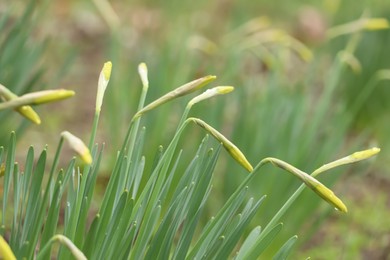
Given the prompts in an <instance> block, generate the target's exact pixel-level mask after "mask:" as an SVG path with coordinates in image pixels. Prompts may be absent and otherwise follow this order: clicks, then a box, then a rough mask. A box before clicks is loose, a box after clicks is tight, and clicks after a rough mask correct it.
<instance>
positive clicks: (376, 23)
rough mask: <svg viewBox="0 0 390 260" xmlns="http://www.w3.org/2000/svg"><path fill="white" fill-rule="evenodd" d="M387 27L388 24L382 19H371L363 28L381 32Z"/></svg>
mask: <svg viewBox="0 0 390 260" xmlns="http://www.w3.org/2000/svg"><path fill="white" fill-rule="evenodd" d="M389 27H390V26H389V22H388V21H387V20H386V19H384V18H372V19H368V20H367V21H366V22H365V23H364V28H365V29H366V30H383V29H388V28H389Z"/></svg>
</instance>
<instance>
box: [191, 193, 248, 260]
mask: <svg viewBox="0 0 390 260" xmlns="http://www.w3.org/2000/svg"><path fill="white" fill-rule="evenodd" d="M247 191H248V187H244V188H243V189H241V190H240V191H239V192H238V193H235V194H234V195H235V197H234V198H233V199H232V200H230V201H228V202H229V204H227V203H226V204H225V205H224V208H222V209H221V210H220V211H219V212H218V214H217V216H216V217H215V218H213V219H212V220H211V221H209V223H208V224H207V225H206V227H205V228H204V229H203V232H202V235H201V236H200V237H199V238H198V241H197V242H196V244H195V245H194V247H193V248H192V249H191V251H190V253H189V254H188V256H187V257H186V259H193V258H194V257H195V255H203V254H205V252H206V250H207V248H209V247H210V245H212V244H213V242H216V240H215V239H216V238H217V237H219V236H220V235H221V233H222V231H223V229H224V227H226V225H227V224H228V223H229V222H228V221H229V219H230V218H231V216H232V215H233V214H234V213H235V212H236V210H237V209H238V207H239V206H240V205H241V203H242V201H243V200H244V198H245V195H246V193H247Z"/></svg>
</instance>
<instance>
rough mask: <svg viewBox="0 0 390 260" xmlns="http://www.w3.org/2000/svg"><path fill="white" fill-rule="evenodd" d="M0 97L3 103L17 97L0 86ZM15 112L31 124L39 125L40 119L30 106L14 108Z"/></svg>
mask: <svg viewBox="0 0 390 260" xmlns="http://www.w3.org/2000/svg"><path fill="white" fill-rule="evenodd" d="M0 96H1V97H2V99H3V100H4V101H9V100H13V99H16V98H18V96H17V95H15V94H14V93H12V92H11V91H10V90H9V89H7V88H6V87H4V86H3V85H1V84H0ZM15 111H17V112H18V113H19V114H21V115H22V116H24V117H25V118H27V119H28V120H30V121H31V122H33V123H34V124H37V125H39V124H41V118H40V117H39V115H38V114H37V113H36V112H35V111H34V109H33V108H32V107H31V106H20V107H16V108H15Z"/></svg>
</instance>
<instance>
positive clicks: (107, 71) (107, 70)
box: [96, 61, 112, 112]
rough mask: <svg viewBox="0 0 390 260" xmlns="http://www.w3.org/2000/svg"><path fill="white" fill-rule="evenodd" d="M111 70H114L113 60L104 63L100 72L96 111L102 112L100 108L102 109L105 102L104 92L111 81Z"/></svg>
mask: <svg viewBox="0 0 390 260" xmlns="http://www.w3.org/2000/svg"><path fill="white" fill-rule="evenodd" d="M111 70H112V63H111V61H108V62H106V63H104V65H103V69H102V71H101V72H100V75H99V81H98V90H97V94H96V112H100V110H101V107H102V104H103V98H104V93H105V91H106V88H107V85H108V82H109V81H110V77H111Z"/></svg>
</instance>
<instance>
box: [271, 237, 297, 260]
mask: <svg viewBox="0 0 390 260" xmlns="http://www.w3.org/2000/svg"><path fill="white" fill-rule="evenodd" d="M297 239H298V236H296V235H295V236H292V237H291V238H290V239H289V240H287V242H286V243H284V245H283V246H282V247H281V248H280V249H279V251H278V252H277V253H276V254H275V256H274V257H273V258H272V259H273V260H286V259H287V257H288V255H289V254H290V253H291V250H292V248H293V246H294V245H295V242H297Z"/></svg>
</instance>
